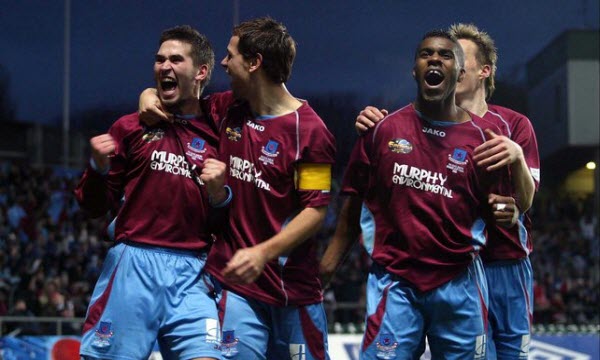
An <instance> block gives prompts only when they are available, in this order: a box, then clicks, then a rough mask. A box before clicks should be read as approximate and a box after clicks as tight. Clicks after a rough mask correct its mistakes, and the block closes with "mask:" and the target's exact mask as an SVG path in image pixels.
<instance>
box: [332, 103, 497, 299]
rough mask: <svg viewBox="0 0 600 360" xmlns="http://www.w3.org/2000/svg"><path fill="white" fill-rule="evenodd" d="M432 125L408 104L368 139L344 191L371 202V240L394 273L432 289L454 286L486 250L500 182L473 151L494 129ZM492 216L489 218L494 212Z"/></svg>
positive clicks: (377, 257)
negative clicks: (492, 200)
mask: <svg viewBox="0 0 600 360" xmlns="http://www.w3.org/2000/svg"><path fill="white" fill-rule="evenodd" d="M471 117H472V121H467V122H464V123H449V122H437V121H433V122H432V121H427V120H425V119H423V118H422V117H420V116H419V114H418V113H417V112H416V111H415V109H414V107H413V106H412V105H408V106H406V107H404V108H402V109H400V110H398V111H396V112H394V113H392V114H390V115H388V116H387V117H386V118H384V119H383V120H382V121H380V122H379V123H378V124H377V125H376V127H375V128H374V129H373V130H371V131H370V132H369V133H367V135H366V136H363V137H361V138H360V139H359V140H358V142H357V144H356V145H355V147H354V150H353V152H352V155H351V158H350V163H349V165H348V168H347V169H346V173H345V176H344V183H343V187H342V191H343V192H344V193H346V194H350V195H357V196H360V197H361V198H363V200H364V206H363V214H362V217H361V226H362V228H363V237H364V238H365V239H366V240H367V241H368V242H371V241H373V248H372V253H371V256H372V258H373V260H374V261H375V262H377V263H378V264H379V265H381V266H383V267H385V268H386V270H387V271H388V272H390V273H392V274H395V275H397V276H400V277H402V278H404V279H405V280H408V281H409V282H410V283H411V284H413V285H414V286H415V287H416V288H417V289H419V290H421V291H428V290H431V289H434V288H436V287H438V286H440V285H442V284H444V283H446V282H447V281H450V280H451V279H453V278H454V277H456V276H457V275H459V274H460V273H461V272H462V271H464V270H465V269H466V268H467V266H468V265H469V264H470V263H471V262H472V260H473V257H474V256H475V255H476V254H477V252H478V251H479V249H480V248H481V247H482V246H484V245H485V242H486V238H485V222H484V220H483V219H484V212H485V209H486V204H487V194H488V192H489V189H490V187H491V183H492V178H493V177H495V176H497V174H489V173H487V172H486V171H485V170H484V169H482V168H480V167H478V166H477V165H476V164H474V162H473V159H472V155H473V150H474V149H475V148H476V147H477V146H479V145H481V144H482V143H483V142H485V134H484V131H483V130H484V129H486V128H491V129H492V130H493V131H494V132H496V133H498V132H499V129H498V128H497V127H495V126H494V125H493V124H491V123H489V122H487V121H485V120H483V119H481V118H478V117H476V116H475V115H471ZM486 215H488V214H487V213H486Z"/></svg>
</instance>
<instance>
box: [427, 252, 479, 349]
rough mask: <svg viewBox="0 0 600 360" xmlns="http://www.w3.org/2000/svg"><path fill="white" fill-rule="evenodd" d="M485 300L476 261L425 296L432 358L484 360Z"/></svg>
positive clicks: (428, 337)
mask: <svg viewBox="0 0 600 360" xmlns="http://www.w3.org/2000/svg"><path fill="white" fill-rule="evenodd" d="M487 299H488V297H487V283H486V279H485V274H484V272H483V267H482V266H481V263H480V261H479V258H477V259H476V260H474V262H473V263H472V264H471V265H470V266H469V267H468V269H467V270H466V271H465V272H464V273H463V274H461V275H459V276H457V277H456V278H454V279H453V280H451V281H449V282H448V283H446V284H444V285H442V286H440V287H439V288H436V289H434V290H432V291H430V292H429V293H428V295H427V302H426V306H425V311H426V313H427V316H428V318H429V319H430V324H429V328H428V330H427V339H428V341H429V348H430V350H431V355H432V358H434V359H437V358H440V359H457V360H458V359H485V358H486V347H487V344H486V342H487V334H486V331H487V321H488V320H487Z"/></svg>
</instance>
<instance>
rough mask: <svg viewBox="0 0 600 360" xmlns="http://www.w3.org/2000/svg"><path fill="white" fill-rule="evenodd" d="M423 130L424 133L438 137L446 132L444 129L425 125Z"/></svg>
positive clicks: (443, 135)
mask: <svg viewBox="0 0 600 360" xmlns="http://www.w3.org/2000/svg"><path fill="white" fill-rule="evenodd" d="M423 132H424V133H426V134H431V135H435V136H439V137H445V136H446V133H445V132H444V131H442V130H436V129H432V128H428V127H426V126H423Z"/></svg>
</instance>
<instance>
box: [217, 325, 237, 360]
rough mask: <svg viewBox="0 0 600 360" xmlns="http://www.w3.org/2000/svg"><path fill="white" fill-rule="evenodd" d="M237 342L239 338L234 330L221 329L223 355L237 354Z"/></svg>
mask: <svg viewBox="0 0 600 360" xmlns="http://www.w3.org/2000/svg"><path fill="white" fill-rule="evenodd" d="M239 342H240V340H239V339H238V338H236V337H235V330H227V331H223V339H222V340H221V354H223V356H225V357H229V356H233V355H235V354H237V353H238V349H237V344H238V343H239Z"/></svg>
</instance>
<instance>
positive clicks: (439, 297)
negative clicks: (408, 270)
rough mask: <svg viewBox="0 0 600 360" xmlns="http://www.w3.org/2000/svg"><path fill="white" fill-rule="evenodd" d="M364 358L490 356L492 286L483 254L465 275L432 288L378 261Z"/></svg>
mask: <svg viewBox="0 0 600 360" xmlns="http://www.w3.org/2000/svg"><path fill="white" fill-rule="evenodd" d="M366 316H367V318H366V324H367V325H366V330H365V335H364V337H363V342H362V345H361V354H360V359H362V360H366V359H369V360H371V359H372V360H375V359H377V360H379V359H419V358H420V356H421V355H422V354H423V352H424V351H425V339H426V338H427V341H428V342H429V348H430V351H431V356H432V359H461V360H462V359H485V358H486V328H487V286H486V283H485V275H484V273H483V267H482V265H481V261H480V259H479V257H477V258H476V259H475V260H473V262H472V263H471V264H470V265H469V267H468V268H467V269H466V270H465V272H464V273H462V274H461V275H459V276H457V277H456V278H455V279H453V280H451V281H449V282H447V283H445V284H444V285H442V286H440V287H438V288H436V289H433V290H431V291H428V292H420V291H418V290H416V289H415V288H414V286H412V285H411V284H410V283H408V282H407V281H406V280H404V279H402V278H399V277H397V276H394V275H391V274H390V273H388V272H387V271H385V270H384V269H383V268H382V267H381V266H379V265H378V264H376V263H374V264H373V266H372V268H371V271H370V273H369V278H368V282H367V315H366Z"/></svg>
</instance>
